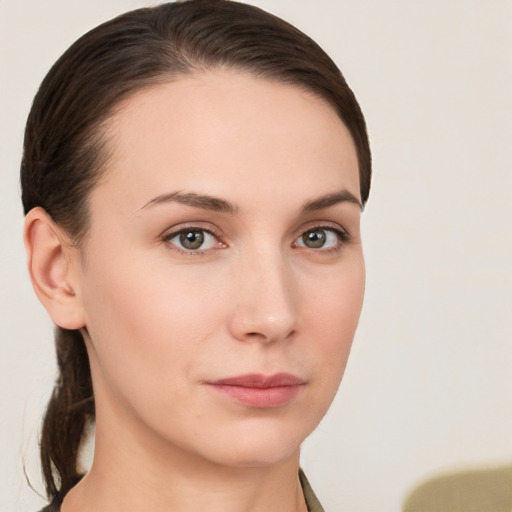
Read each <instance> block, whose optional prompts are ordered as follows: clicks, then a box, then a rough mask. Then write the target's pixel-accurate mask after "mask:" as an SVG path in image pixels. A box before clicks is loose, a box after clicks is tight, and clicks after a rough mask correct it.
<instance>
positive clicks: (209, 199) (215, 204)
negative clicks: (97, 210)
mask: <svg viewBox="0 0 512 512" xmlns="http://www.w3.org/2000/svg"><path fill="white" fill-rule="evenodd" d="M165 203H179V204H184V205H186V206H192V207H194V208H202V209H203V210H212V211H216V212H222V213H228V214H231V215H235V214H236V213H238V210H239V208H238V206H237V205H235V204H233V203H230V202H229V201H226V200H225V199H220V198H219V197H214V196H210V195H207V194H196V193H195V192H187V193H183V192H172V193H169V194H162V195H160V196H157V197H155V198H153V199H151V201H149V202H148V203H146V204H145V205H144V206H143V207H142V208H141V209H144V208H147V207H148V206H154V205H158V204H165ZM339 203H352V204H355V205H357V206H359V208H360V209H361V210H362V209H363V206H362V204H361V201H359V199H357V197H356V196H354V194H352V193H351V192H349V191H348V190H346V189H343V190H341V191H339V192H334V193H332V194H327V195H325V196H321V197H318V198H316V199H312V200H311V201H308V202H307V203H305V204H304V205H303V206H302V208H301V210H300V211H301V214H305V213H312V212H316V211H319V210H324V209H326V208H330V207H331V206H335V205H337V204H339Z"/></svg>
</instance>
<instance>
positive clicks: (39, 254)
mask: <svg viewBox="0 0 512 512" xmlns="http://www.w3.org/2000/svg"><path fill="white" fill-rule="evenodd" d="M23 238H24V242H25V250H26V253H27V264H28V271H29V274H30V279H31V281H32V286H33V287H34V291H35V292H36V295H37V296H38V298H39V300H40V301H41V303H42V304H43V306H44V307H45V309H46V311H48V314H49V315H50V317H51V319H52V320H53V321H54V323H55V324H57V325H58V326H59V327H63V328H64V329H81V328H82V327H84V325H85V316H84V312H83V308H82V305H81V303H80V300H79V296H78V295H77V293H76V292H77V291H78V290H77V288H78V284H79V275H78V273H79V270H80V261H79V259H80V254H79V252H78V249H77V248H76V247H74V246H73V244H72V242H71V240H70V238H69V237H68V236H67V234H66V233H65V232H64V231H63V229H62V228H61V227H60V226H58V225H57V224H56V223H55V222H54V221H53V220H52V218H51V217H50V216H49V215H48V214H47V213H46V211H45V210H43V208H40V207H37V208H34V209H32V210H30V212H28V214H27V216H26V218H25V225H24V229H23Z"/></svg>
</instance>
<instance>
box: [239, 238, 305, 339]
mask: <svg viewBox="0 0 512 512" xmlns="http://www.w3.org/2000/svg"><path fill="white" fill-rule="evenodd" d="M239 263H240V265H239V268H238V278H237V279H236V281H237V287H238V289H237V293H236V295H237V301H236V302H237V303H236V304H235V305H234V314H233V318H232V329H233V334H234V335H235V337H236V338H238V339H243V340H245V341H247V340H260V341H266V342H270V341H277V340H279V339H286V338H287V337H289V336H290V335H291V334H292V333H293V332H294V331H295V329H296V323H297V308H296V304H297V297H296V289H295V288H296V287H295V282H294V278H293V272H292V269H291V268H290V267H289V265H287V261H286V257H285V255H283V254H282V251H280V250H279V249H278V248H270V247H265V248H260V249H259V250H256V251H249V252H248V254H245V255H244V256H243V257H241V258H240V262H239Z"/></svg>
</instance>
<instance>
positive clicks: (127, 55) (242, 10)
mask: <svg viewBox="0 0 512 512" xmlns="http://www.w3.org/2000/svg"><path fill="white" fill-rule="evenodd" d="M213 68H226V69H227V68H229V69H235V70H241V71H244V72H247V73H250V74H251V75H253V76H255V77H261V78H264V79H268V80H275V81H278V82H285V83H289V84H292V85H294V86H296V87H300V88H303V89H305V90H307V91H310V92H313V93H314V94H317V95H318V96H319V97H321V98H323V99H324V100H326V101H327V102H328V103H329V104H331V105H332V106H333V108H334V109H335V110H336V112H337V113H338V115H339V117H340V119H341V120H342V121H343V122H344V123H345V125H346V126H347V128H348V130H349V132H350V134H351V136H352V138H353V140H354V143H355V147H356V150H357V155H358V162H359V181H360V192H361V199H362V201H363V204H364V203H366V201H367V199H368V195H369V191H370V178H371V158H370V148H369V143H368V137H367V133H366V126H365V121H364V118H363V115H362V113H361V110H360V108H359V105H358V103H357V101H356V99H355V97H354V95H353V93H352V91H351V90H350V88H349V87H348V85H347V84H346V82H345V80H344V78H343V76H342V74H341V73H340V71H339V69H338V68H337V67H336V65H335V64H334V63H333V61H332V60H331V59H330V58H329V57H328V56H327V55H326V54H325V52H324V51H323V50H322V49H321V48H320V47H319V46H318V45H317V44H316V43H315V42H314V41H312V40H311V39H310V38H309V37H308V36H306V35H305V34H303V33H302V32H300V31H299V30H298V29H296V28H294V27H293V26H291V25H290V24H288V23H286V22H285V21H283V20H281V19H279V18H277V17H275V16H273V15H271V14H269V13H266V12H265V11H262V10H261V9H258V8H257V7H253V6H249V5H245V4H241V3H238V2H234V1H227V0H188V1H183V2H176V3H166V4H163V5H160V6H157V7H153V8H145V9H138V10H135V11H132V12H128V13H126V14H124V15H121V16H119V17H117V18H114V19H113V20H111V21H108V22H106V23H104V24H102V25H100V26H98V27H96V28H95V29H93V30H91V31H90V32H88V33H87V34H85V35H84V36H82V37H81V38H80V39H79V40H78V41H76V42H75V43H74V44H73V45H72V46H71V47H70V48H69V49H68V50H67V51H66V52H65V53H64V54H63V55H62V57H61V58H60V59H59V60H58V61H57V62H56V63H55V64H54V66H53V67H52V69H51V70H50V72H49V73H48V75H47V76H46V78H45V79H44V80H43V82H42V84H41V87H40V89H39V91H38V93H37V95H36V97H35V99H34V103H33V105H32V109H31V112H30V114H29V117H28V121H27V126H26V131H25V142H24V152H23V160H22V164H21V184H22V191H23V192H22V199H23V206H24V210H25V213H27V212H28V211H29V210H30V209H32V208H34V207H36V206H41V207H43V208H44V209H45V210H46V211H47V212H48V214H49V215H50V216H51V217H52V219H53V220H54V221H55V222H57V223H58V224H59V225H60V226H61V227H62V228H63V229H65V230H66V231H67V233H68V234H69V235H70V236H71V237H72V238H73V239H74V241H75V242H76V243H77V244H78V245H79V244H81V243H82V242H83V240H84V238H85V236H86V234H87V229H88V220H89V217H88V205H87V199H88V194H89V193H90V191H91V190H92V188H93V187H94V185H95V184H96V183H97V181H98V179H99V178H100V176H101V172H102V169H103V168H104V167H105V165H104V164H105V162H106V159H107V158H108V147H107V144H106V143H105V141H104V139H103V138H102V133H103V130H102V127H103V126H104V124H105V123H106V121H108V119H109V117H110V116H112V114H113V111H114V109H115V107H116V106H118V105H119V103H120V102H121V101H123V100H125V99H126V98H127V97H128V96H129V95H130V94H133V93H134V92H136V91H139V90H140V89H142V88H144V87H147V86H149V85H151V84H154V83H158V82H169V81H172V80H175V79H177V78H179V76H182V75H184V74H188V73H192V72H200V71H201V70H207V69H213ZM56 349H57V360H58V368H59V376H58V380H57V382H56V385H55V388H54V391H53V395H52V397H51V399H50V402H49V404H48V407H47V410H46V414H45V417H44V421H43V427H42V434H41V444H40V448H41V463H42V469H43V476H44V479H45V483H46V492H47V494H48V496H49V497H55V496H57V495H59V497H60V498H62V497H63V496H64V495H65V494H66V493H67V491H68V490H69V489H70V488H71V487H72V486H73V485H74V484H75V483H76V481H77V480H78V479H79V474H78V470H77V455H78V452H79V448H80V443H81V440H82V437H83V433H84V429H85V426H86V425H87V423H88V422H89V421H94V398H93V389H92V383H91V375H90V369H89V362H88V359H87V353H86V350H85V345H84V342H83V338H82V336H81V334H80V331H69V330H65V329H61V328H59V327H57V330H56Z"/></svg>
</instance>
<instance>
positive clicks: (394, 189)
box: [0, 0, 512, 512]
mask: <svg viewBox="0 0 512 512" xmlns="http://www.w3.org/2000/svg"><path fill="white" fill-rule="evenodd" d="M153 3H156V2H153ZM253 3H256V4H258V5H261V6H262V7H264V8H267V9H268V10H270V11H272V12H274V13H276V14H278V15H280V16H282V17H284V18H286V19H288V20H289V21H291V22H293V23H294V24H296V25H297V26H298V27H299V28H301V29H303V30H304V31H306V32H307V33H308V34H310V35H311V36H313V37H314V38H315V39H316V40H317V41H318V42H319V43H320V44H321V45H322V46H323V47H324V48H325V49H326V50H327V51H328V53H330V54H331V56H332V57H333V58H334V59H335V60H336V62H337V63H338V64H339V66H340V67H341V69H342V71H343V72H344V74H345V76H346V78H347V79H348V81H349V83H350V84H351V86H352V87H353V89H354V90H355V92H356V94H357V96H358V98H359V100H360V103H361V105H362V108H363V110H364V112H365V113H366V117H367V122H368V125H369V130H370V135H371V141H372V147H373V154H374V164H375V179H374V184H373V192H372V195H371V197H370V202H369V205H368V207H367V210H366V212H365V214H364V234H365V237H366V258H367V267H368V281H367V292H366V304H365V307H364V311H363V315H362V319H361V326H360V329H359V332H358V334H357V336H356V341H355V346H354V349H353V353H352V356H351V360H350V362H349V366H348V369H347V372H346V375H345V379H344V382H343V385H342V388H341V391H340V393H339V395H338V397H337V399H336V402H335V404H334V406H333V408H332V410H331V411H330V413H329V415H328V417H327V418H326V419H325V420H324V422H323V423H322V424H321V426H320V427H319V429H318V430H317V432H316V433H315V434H314V435H313V436H312V437H311V438H310V439H309V440H308V441H307V442H306V444H305V447H304V451H303V465H304V467H305V469H306V471H307V473H308V475H309V477H310V480H311V481H312V483H313V486H314V488H315V490H316V491H317V493H318V494H319V496H320V497H321V500H322V502H323V504H324V506H325V507H326V510H328V511H331V512H334V511H337V512H338V511H343V510H346V511H350V512H381V511H385V512H393V511H398V510H400V504H401V502H402V500H403V498H404V496H405V495H406V493H407V492H408V491H409V490H410V489H411V488H412V487H413V486H414V485H415V484H417V483H419V482H420V481H422V480H424V479H425V478H427V477H428V476H431V475H433V474H436V473H437V472H444V471H449V470H452V469H459V468H465V467H485V466H487V465H494V464H499V463H506V462H511V461H512V406H511V402H512V343H511V338H512V336H511V335H512V327H511V316H512V236H511V235H512V230H511V227H510V223H511V221H512V157H511V146H512V141H511V138H512V31H511V30H510V21H511V20H512V1H510V0H489V1H486V2H483V1H481V0H434V1H428V2H427V1H426V0H423V1H420V0H413V1H411V0H388V1H382V0H380V1H376V0H317V1H316V2H312V1H309V2H306V1H300V0H295V1H293V0H261V1H257V0H255V1H254V2H253ZM141 5H148V2H143V1H135V0H89V1H87V2H78V1H74V0H45V1H44V2H43V1H40V0H0V169H1V173H0V180H1V184H0V191H1V192H0V193H1V201H0V208H1V213H0V222H1V226H0V229H1V233H2V240H3V245H2V249H1V253H0V258H1V260H0V261H1V266H0V279H1V281H0V289H1V296H0V311H1V321H2V329H1V331H2V339H1V345H0V404H1V413H0V414H1V416H0V502H1V505H0V508H1V509H2V510H6V511H7V510H8V511H10V512H22V511H23V512H31V511H32V512H33V511H35V510H36V509H38V507H40V505H41V504H42V500H41V499H40V498H39V497H38V496H37V495H36V494H35V493H34V492H33V491H31V490H30V489H29V488H28V486H27V485H26V483H25V481H24V476H23V464H24V463H25V464H26V470H27V473H28V475H29V476H30V478H31V480H32V482H33V484H34V486H35V487H36V489H41V482H40V478H39V475H38V467H37V432H38V426H39V421H40V416H41V413H42V409H43V407H44V403H45V402H46V400H47V398H48V395H49V392H50V389H51V385H52V378H53V373H54V356H53V344H52V328H51V325H50V323H49V321H48V320H47V319H46V315H45V313H44V311H43V309H42V307H40V306H39V304H38V303H37V301H36V299H35V297H34V296H33V294H32V291H31V288H30V285H29V281H28V278H27V276H26V273H25V267H24V253H23V249H22V243H21V225H22V214H21V206H20V201H19V186H18V167H19V160H20V152H21V141H22V134H23V125H24V121H25V118H26V115H27V113H28V109H29V106H30V102H31V99H32V97H33V95H34V93H35V91H36V88H37V86H38V84H39V82H40V81H41V79H42V78H43V76H44V74H45V73H46V71H47V70H48V68H49V67H50V65H51V64H52V63H53V62H54V61H55V59H56V58H57V57H58V56H59V55H60V54H61V53H62V52H63V51H64V50H65V49H66V48H67V47H68V46H69V45H70V44H71V43H72V42H73V41H74V40H75V39H76V38H77V37H78V36H79V35H81V34H82V33H83V32H84V31H86V30H87V29H89V28H91V27H93V26H94V25H96V24H98V23H99V22H101V21H104V20H106V19H108V18H109V17H111V16H113V15H115V14H118V13H120V12H123V11H126V10H129V9H131V8H135V7H138V6H141Z"/></svg>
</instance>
